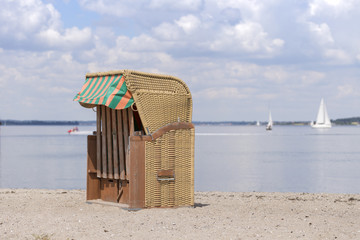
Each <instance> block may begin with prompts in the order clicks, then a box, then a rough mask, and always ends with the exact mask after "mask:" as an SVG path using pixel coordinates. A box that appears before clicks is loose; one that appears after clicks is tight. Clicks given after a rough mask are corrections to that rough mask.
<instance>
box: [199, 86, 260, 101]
mask: <svg viewBox="0 0 360 240" xmlns="http://www.w3.org/2000/svg"><path fill="white" fill-rule="evenodd" d="M255 91H256V90H255V89H252V88H247V89H241V91H240V90H239V89H237V88H235V87H222V88H207V89H204V90H202V91H199V92H196V93H194V94H193V96H194V97H195V98H197V97H201V98H205V99H245V98H248V97H249V95H250V94H251V93H254V92H255Z"/></svg>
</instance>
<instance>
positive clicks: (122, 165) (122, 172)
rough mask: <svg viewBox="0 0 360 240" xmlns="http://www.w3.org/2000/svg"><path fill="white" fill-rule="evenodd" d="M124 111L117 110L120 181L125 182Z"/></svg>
mask: <svg viewBox="0 0 360 240" xmlns="http://www.w3.org/2000/svg"><path fill="white" fill-rule="evenodd" d="M122 111H123V110H117V111H116V113H117V121H118V122H117V127H118V143H119V161H120V179H121V180H125V179H126V178H125V151H124V136H123V121H122Z"/></svg>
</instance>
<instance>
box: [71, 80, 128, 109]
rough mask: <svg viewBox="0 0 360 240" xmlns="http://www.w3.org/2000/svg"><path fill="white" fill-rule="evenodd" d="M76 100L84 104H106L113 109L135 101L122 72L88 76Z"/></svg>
mask: <svg viewBox="0 0 360 240" xmlns="http://www.w3.org/2000/svg"><path fill="white" fill-rule="evenodd" d="M74 101H78V102H79V103H80V104H81V105H83V106H93V105H105V106H107V107H109V108H112V109H124V108H128V107H130V106H131V105H132V104H133V103H134V99H133V97H132V94H131V92H130V91H128V89H127V87H126V83H125V78H124V76H123V75H122V74H116V75H110V76H91V77H87V78H86V80H85V83H84V85H83V87H82V89H81V91H80V92H79V93H78V94H76V96H75V97H74Z"/></svg>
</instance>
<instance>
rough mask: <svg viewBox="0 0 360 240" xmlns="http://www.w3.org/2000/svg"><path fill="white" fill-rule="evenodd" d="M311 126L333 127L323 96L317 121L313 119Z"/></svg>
mask: <svg viewBox="0 0 360 240" xmlns="http://www.w3.org/2000/svg"><path fill="white" fill-rule="evenodd" d="M310 126H311V127H312V128H331V121H330V118H329V115H328V113H327V110H326V105H325V102H324V99H323V98H322V99H321V101H320V107H319V111H318V114H317V118H316V121H315V122H313V121H311V122H310Z"/></svg>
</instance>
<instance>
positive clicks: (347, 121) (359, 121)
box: [0, 117, 360, 126]
mask: <svg viewBox="0 0 360 240" xmlns="http://www.w3.org/2000/svg"><path fill="white" fill-rule="evenodd" d="M193 123H194V124H195V125H214V126H247V125H249V126H251V125H256V123H257V121H193ZM266 123H267V122H260V124H261V125H266ZM309 123H310V121H275V122H274V125H289V126H306V125H309ZM331 123H332V124H334V125H360V117H351V118H340V119H336V120H331ZM0 125H3V126H5V125H6V126H14V125H15V126H16V125H17V126H26V125H35V126H36V125H40V126H46V125H53V126H79V125H96V121H52V120H12V119H9V120H0Z"/></svg>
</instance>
